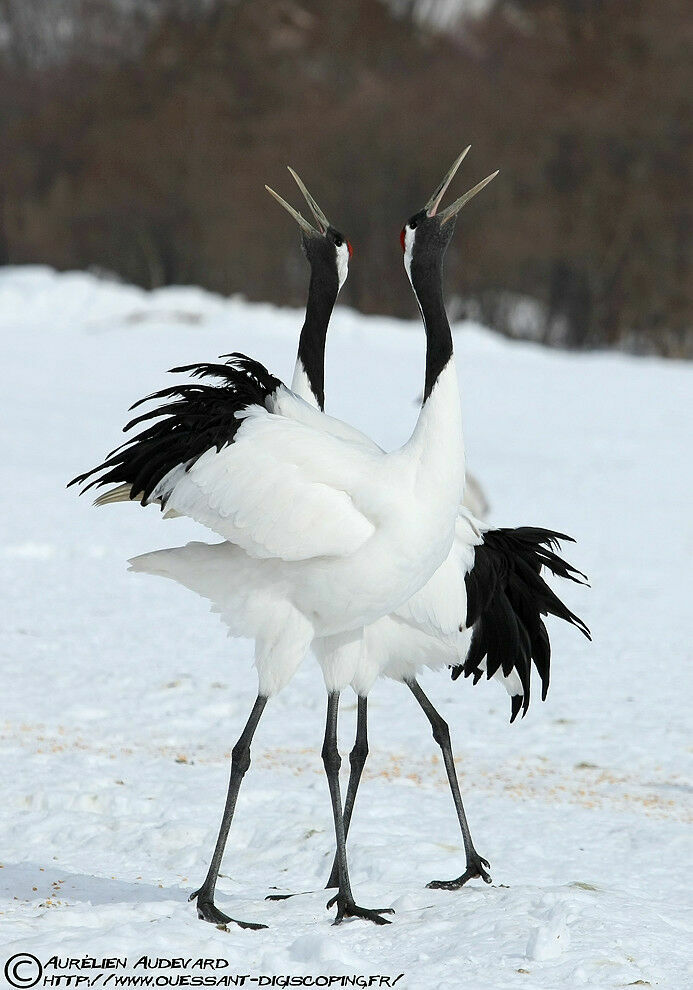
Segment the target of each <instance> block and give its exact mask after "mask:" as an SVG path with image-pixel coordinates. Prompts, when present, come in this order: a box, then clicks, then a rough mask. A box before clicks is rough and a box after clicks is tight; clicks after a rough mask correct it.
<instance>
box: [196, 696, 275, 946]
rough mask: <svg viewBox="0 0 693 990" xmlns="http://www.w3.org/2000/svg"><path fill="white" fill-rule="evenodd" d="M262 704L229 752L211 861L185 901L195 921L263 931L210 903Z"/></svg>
mask: <svg viewBox="0 0 693 990" xmlns="http://www.w3.org/2000/svg"><path fill="white" fill-rule="evenodd" d="M266 704H267V698H266V697H264V696H263V695H258V696H257V699H256V701H255V704H254V705H253V710H252V711H251V713H250V717H249V719H248V721H247V723H246V726H245V728H244V729H243V732H241V734H240V736H239V739H238V742H237V743H236V745H235V746H234V747H233V750H232V751H231V778H230V780H229V789H228V793H227V795H226V805H225V806H224V814H223V816H222V819H221V826H220V828H219V835H218V836H217V842H216V845H215V847H214V854H213V856H212V862H211V863H210V865H209V870H208V871H207V876H206V877H205V879H204V883H203V884H202V886H201V887H200V888H199V890H196V891H195V892H194V893H192V894H191V895H190V897H189V900H191V901H193V900H196V901H197V916H198V918H201V919H202V921H209V922H211V924H213V925H226V924H229V923H232V924H234V925H239V926H240V927H241V928H253V929H258V928H267V925H258V924H255V923H254V922H251V921H236V919H235V918H229V916H228V915H226V914H224V913H223V911H220V910H219V908H218V907H217V906H216V905H215V903H214V890H215V887H216V884H217V878H218V876H219V868H220V866H221V860H222V857H223V855H224V847H225V845H226V840H227V838H228V834H229V829H230V828H231V822H232V820H233V813H234V810H235V808H236V799H237V798H238V792H239V790H240V788H241V783H242V781H243V777H244V776H245V774H246V772H247V770H248V767H249V766H250V743H251V742H252V738H253V735H254V734H255V730H256V728H257V724H258V722H259V721H260V716H261V715H262V713H263V711H264V709H265V705H266Z"/></svg>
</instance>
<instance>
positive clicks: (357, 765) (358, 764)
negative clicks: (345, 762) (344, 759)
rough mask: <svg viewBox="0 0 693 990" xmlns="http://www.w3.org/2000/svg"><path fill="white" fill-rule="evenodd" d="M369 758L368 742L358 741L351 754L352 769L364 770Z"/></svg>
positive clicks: (365, 740)
mask: <svg viewBox="0 0 693 990" xmlns="http://www.w3.org/2000/svg"><path fill="white" fill-rule="evenodd" d="M367 756H368V740H367V739H358V738H357V740H356V742H355V743H354V748H353V749H352V751H351V753H349V762H350V764H351V766H352V769H356V770H363V767H364V764H365V762H366V758H367Z"/></svg>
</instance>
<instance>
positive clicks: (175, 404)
mask: <svg viewBox="0 0 693 990" xmlns="http://www.w3.org/2000/svg"><path fill="white" fill-rule="evenodd" d="M223 357H224V358H226V359H227V360H225V361H224V363H223V364H214V363H209V362H205V363H201V364H189V365H185V366H183V367H180V368H172V369H171V370H172V372H173V373H175V374H185V373H187V374H189V375H190V376H191V378H216V379H218V380H219V384H217V385H202V384H198V383H197V382H189V383H184V384H181V385H171V386H169V387H168V388H163V389H160V390H159V391H158V392H154V393H153V394H152V395H148V396H146V397H145V398H144V399H139V400H138V401H137V402H135V403H134V405H132V406H131V407H130V408H131V409H137V408H139V407H140V406H141V405H143V403H146V402H158V405H156V406H155V407H154V408H153V409H150V410H148V411H147V412H144V413H141V414H140V415H138V416H136V417H135V418H134V419H132V420H130V422H129V423H128V424H127V425H126V426H125V427H124V431H123V432H127V431H128V430H131V429H133V427H136V426H142V425H143V424H147V425H146V426H145V428H144V429H142V430H141V431H140V432H139V433H137V434H136V435H135V436H133V437H130V438H129V439H128V440H126V441H125V442H124V443H123V444H121V446H120V447H117V448H116V449H115V450H113V451H111V453H110V454H109V455H108V456H107V458H106V460H105V461H103V463H101V464H99V465H98V467H95V468H92V469H91V470H90V471H86V472H85V473H84V474H80V475H78V476H77V477H76V478H73V479H72V481H70V482H69V485H68V487H69V486H70V485H83V486H84V487H83V488H82V491H81V492H80V494H81V495H83V494H84V492H86V491H88V490H89V489H90V488H95V487H96V488H102V487H104V486H106V485H122V484H127V485H130V498H131V499H141V500H142V501H143V502H144V503H146V501H147V499H148V498H149V497H150V495H151V494H152V492H153V491H154V489H155V488H156V486H157V485H158V483H159V482H160V481H161V480H162V478H164V477H165V476H166V475H167V474H168V473H169V471H171V470H172V469H173V468H175V467H178V466H179V465H184V466H185V467H186V469H187V468H189V467H190V466H191V465H192V464H194V463H195V461H196V460H198V458H200V457H201V456H202V455H203V454H204V453H205V452H206V451H207V450H210V449H211V448H212V447H216V449H217V450H221V448H222V447H225V446H226V445H227V444H229V443H233V441H234V438H235V436H236V432H237V431H238V428H239V427H240V425H241V420H239V419H238V416H237V413H239V412H241V411H242V410H244V409H247V408H248V406H252V405H260V406H265V407H266V406H267V400H268V399H269V397H270V396H271V395H272V394H273V393H274V392H276V390H277V389H278V388H279V386H280V385H281V382H280V381H279V379H278V378H275V377H274V375H271V374H270V373H269V371H267V369H266V368H265V367H264V366H263V365H262V364H260V363H259V362H258V361H254V360H253V359H252V358H249V357H246V356H245V355H244V354H238V353H234V354H227V355H224V356H223ZM87 482H88V483H87ZM163 508H164V506H163V505H162V509H163Z"/></svg>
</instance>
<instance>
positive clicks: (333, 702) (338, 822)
mask: <svg viewBox="0 0 693 990" xmlns="http://www.w3.org/2000/svg"><path fill="white" fill-rule="evenodd" d="M338 709H339V691H331V692H330V694H329V695H328V696H327V721H326V724H325V741H324V743H323V747H322V761H323V763H324V765H325V774H326V775H327V783H328V785H329V788H330V800H331V801H332V815H333V818H334V831H335V838H336V840H337V868H338V873H339V890H338V892H337V893H336V894H335V896H334V897H333V898H332V899H331V900H330V901H328V904H327V906H328V908H329V907H332V905H333V904H336V905H337V917H336V918H335V922H334V923H335V925H338V924H340V923H341V922H342V921H343V920H344V918H345V917H351V918H367V919H368V920H369V921H373V922H375V924H376V925H388V924H389V921H388V920H387V919H386V918H382V917H381V915H382V914H388V913H389V914H392V913H394V912H393V911H392V908H379V909H374V910H369V909H368V908H361V907H358V905H357V904H356V902H355V901H354V895H353V894H352V892H351V884H350V883H349V870H348V868H347V856H346V834H345V829H344V816H343V813H342V797H341V794H340V791H339V768H340V766H341V763H342V760H341V757H340V755H339V750H338V748H337V713H338Z"/></svg>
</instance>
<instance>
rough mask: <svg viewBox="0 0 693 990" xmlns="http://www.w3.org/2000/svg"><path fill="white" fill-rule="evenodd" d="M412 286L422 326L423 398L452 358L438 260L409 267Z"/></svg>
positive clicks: (426, 397) (425, 398) (450, 334)
mask: <svg viewBox="0 0 693 990" xmlns="http://www.w3.org/2000/svg"><path fill="white" fill-rule="evenodd" d="M412 286H413V289H414V292H415V294H416V298H417V300H418V303H419V306H420V308H421V315H422V317H423V321H424V325H425V327H426V380H425V384H424V398H423V400H424V402H426V400H427V399H428V398H429V396H430V394H431V392H432V391H433V387H434V385H435V384H436V382H437V381H438V378H439V377H440V373H441V372H442V371H443V369H444V368H445V367H446V366H447V364H448V362H450V361H451V360H452V333H451V332H450V324H449V322H448V317H447V313H446V312H445V303H444V302H443V276H442V266H441V264H440V263H437V264H435V265H434V266H431V267H428V268H427V269H426V270H425V271H424V272H420V271H417V270H416V268H414V269H413V270H412Z"/></svg>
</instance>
